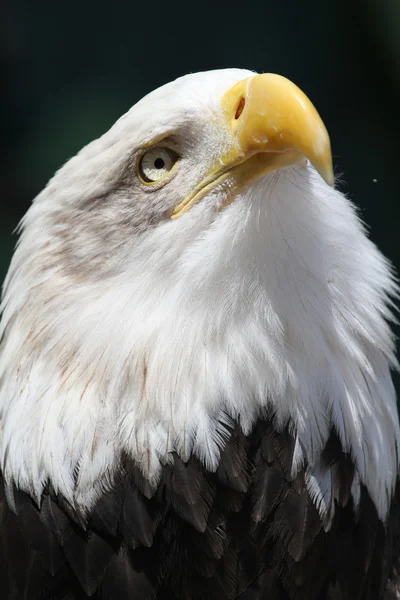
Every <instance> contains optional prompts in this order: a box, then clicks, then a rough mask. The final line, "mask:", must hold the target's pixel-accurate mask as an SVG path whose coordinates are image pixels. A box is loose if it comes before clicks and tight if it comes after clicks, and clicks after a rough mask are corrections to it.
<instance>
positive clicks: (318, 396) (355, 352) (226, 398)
mask: <svg viewBox="0 0 400 600" xmlns="http://www.w3.org/2000/svg"><path fill="white" fill-rule="evenodd" d="M250 74H251V73H249V72H248V71H241V70H235V69H232V70H230V69H229V70H228V69H227V70H223V71H213V72H208V73H199V74H196V75H189V76H187V77H183V78H181V79H179V80H177V81H175V82H173V83H170V84H168V85H166V86H164V87H163V88H160V89H159V90H157V91H155V92H153V93H152V94H150V95H149V96H147V97H145V98H144V99H143V100H141V101H140V102H139V103H138V104H137V105H135V106H134V107H133V108H132V109H131V110H130V111H129V112H128V113H127V114H126V115H125V116H124V117H122V118H121V119H120V120H119V121H118V122H117V123H116V124H115V125H114V126H113V127H112V129H111V130H110V131H109V132H108V133H106V134H105V135H104V136H103V137H101V138H100V139H99V140H97V141H95V142H93V143H91V144H89V145H88V146H87V147H86V148H85V149H83V150H82V151H81V152H80V153H79V154H78V155H77V156H76V157H75V158H73V159H72V160H71V161H69V162H68V163H67V164H66V165H65V166H64V167H63V168H62V169H61V170H60V171H59V172H58V173H57V174H56V175H55V177H54V178H53V179H52V180H51V181H50V183H49V185H48V186H47V188H46V189H45V190H44V191H43V192H42V193H41V194H40V195H39V196H38V197H37V198H36V200H35V201H34V203H33V205H32V207H31V208H30V210H29V211H28V213H27V215H26V217H25V219H24V221H23V224H22V234H21V239H20V242H19V245H18V248H17V250H16V252H15V254H14V257H13V260H12V263H11V267H10V271H9V274H8V277H7V280H6V284H5V291H4V298H3V318H2V324H1V329H0V335H2V336H3V341H2V344H1V349H0V415H1V437H0V461H1V468H2V471H3V473H4V474H5V477H6V480H7V481H8V482H10V481H14V482H15V483H16V484H17V485H18V486H19V487H20V488H22V489H24V490H26V491H28V492H29V493H31V494H32V495H34V496H35V497H37V498H39V497H40V494H41V492H42V489H43V486H44V485H45V484H46V482H47V481H50V482H51V484H52V486H53V487H54V489H55V490H56V491H57V492H59V493H61V494H62V495H63V496H65V498H66V499H67V500H68V501H70V502H71V503H73V504H74V505H75V506H76V505H77V506H80V507H81V508H83V509H85V508H89V507H90V506H91V505H92V504H93V502H94V501H95V499H96V497H97V496H98V494H99V493H100V491H101V489H103V488H104V487H106V486H107V485H108V483H109V481H110V479H112V473H113V470H114V469H115V468H116V466H117V464H118V460H119V457H120V455H121V452H122V451H126V452H127V453H129V454H130V455H132V456H133V457H134V458H135V459H137V460H138V461H139V463H140V465H141V467H142V469H143V471H144V472H145V473H146V475H147V476H149V477H150V478H152V479H153V480H154V481H156V480H157V477H158V474H159V470H160V465H161V464H162V463H163V462H165V461H168V460H170V458H171V452H172V451H176V452H178V453H179V454H181V455H182V456H183V457H184V458H186V457H187V456H189V454H190V453H195V454H196V455H198V456H199V457H200V458H201V459H202V460H203V461H204V462H205V464H206V466H207V468H209V469H214V468H215V467H216V465H217V463H218V457H219V453H220V450H221V447H223V445H224V442H225V439H226V437H227V435H228V426H229V423H230V420H231V419H240V423H241V426H242V427H243V429H244V430H245V431H250V429H251V427H252V424H253V423H254V422H255V420H256V419H257V417H258V415H259V414H260V411H261V410H262V409H263V408H265V407H270V408H272V410H273V412H274V414H275V421H276V426H277V427H283V426H284V425H285V424H286V422H287V420H288V419H290V420H291V423H292V426H293V428H294V431H295V432H296V436H297V438H296V439H297V442H298V448H297V451H296V464H294V465H293V469H294V471H295V470H296V468H298V467H299V466H300V465H301V464H303V462H304V461H306V462H307V464H309V478H310V480H311V479H312V478H313V477H314V479H315V473H316V472H317V470H318V461H319V457H320V453H321V450H322V449H323V447H324V445H325V443H326V441H327V438H328V436H329V432H330V430H331V429H332V427H333V426H334V427H335V428H336V429H337V431H338V433H339V436H340V438H341V441H342V444H343V448H344V450H345V451H348V452H350V453H351V454H352V456H353V458H354V460H355V463H356V466H357V469H358V472H359V477H360V480H361V481H362V482H363V483H364V484H365V485H367V487H368V489H369V491H370V494H371V496H372V498H373V500H374V502H375V504H376V506H377V508H378V512H379V514H380V516H381V517H382V518H384V516H385V515H386V512H387V510H388V504H389V499H390V496H391V494H392V490H393V485H394V481H395V478H396V475H397V467H398V463H397V444H398V441H399V425H398V418H397V411H396V399H395V393H394V389H393V385H392V381H391V377H390V373H389V367H390V366H391V365H393V364H394V362H395V358H394V354H393V351H394V343H393V336H392V333H391V331H390V329H389V327H388V325H387V323H386V320H387V319H389V318H390V311H389V306H390V301H389V297H390V296H392V295H395V294H396V291H397V290H396V287H395V284H394V282H393V278H392V275H391V271H390V267H389V266H388V263H387V262H386V260H385V259H384V258H383V257H382V255H381V254H380V253H379V251H378V250H377V249H376V247H375V246H374V245H373V244H372V243H371V242H370V241H369V240H368V239H367V237H366V235H365V231H364V229H363V226H362V225H361V223H360V221H359V219H358V217H357V215H356V212H355V209H354V207H353V206H352V204H351V202H350V201H349V200H348V199H347V198H346V197H345V196H343V194H341V193H340V192H339V191H337V190H335V189H331V188H329V187H328V186H327V185H325V184H324V182H323V181H322V179H321V178H320V177H319V175H317V174H316V172H315V171H314V170H313V169H312V168H311V167H309V166H307V167H301V166H297V167H295V168H288V169H282V170H281V171H279V172H276V173H275V174H273V175H266V176H264V177H263V178H261V179H259V180H258V181H257V182H256V183H254V184H252V185H251V186H250V187H249V188H248V189H247V190H245V191H243V192H242V193H241V194H240V195H239V196H238V197H237V198H236V199H235V201H234V202H233V203H232V204H231V205H230V206H228V207H227V208H225V209H224V210H222V211H218V210H217V208H218V207H220V206H221V204H223V202H224V199H225V198H226V195H227V191H228V188H229V181H228V182H226V183H225V184H224V185H222V186H220V187H219V188H216V189H214V190H213V191H212V192H211V193H210V194H209V196H207V197H206V198H204V199H203V200H202V201H201V202H200V203H198V204H197V205H195V206H194V207H193V208H191V209H190V210H189V211H188V212H187V213H186V214H185V215H183V216H182V217H181V218H180V219H177V220H171V219H169V218H166V215H168V214H170V212H171V209H172V208H173V207H174V206H176V205H177V204H179V202H181V201H182V200H183V199H184V198H185V197H186V196H187V195H188V193H189V192H190V190H191V189H193V188H194V186H195V185H196V184H197V183H198V182H199V181H201V179H202V177H203V176H204V174H205V173H206V172H207V170H208V169H209V167H210V164H211V162H212V160H215V158H216V157H217V156H219V155H220V153H221V150H222V149H223V148H224V145H226V144H227V140H226V139H225V138H224V130H223V128H220V127H219V126H218V123H219V120H220V119H221V115H220V111H221V108H220V98H221V96H222V94H223V93H224V92H225V91H226V90H227V89H228V88H229V87H230V86H232V85H233V84H234V83H235V82H236V81H239V80H241V79H243V78H245V77H248V76H249V75H250ZM167 135H171V136H172V138H171V139H172V143H173V144H175V145H176V146H177V148H178V150H179V153H180V154H181V155H182V160H181V161H180V165H179V169H177V173H176V175H175V177H174V178H173V179H172V180H171V181H170V182H169V184H168V185H166V186H164V187H160V188H159V189H157V190H156V191H152V192H151V193H150V192H148V190H147V189H144V188H143V186H141V185H140V183H139V182H138V180H137V178H136V173H135V168H134V165H135V161H136V156H137V151H138V149H140V148H142V147H143V146H144V145H145V144H146V143H148V142H149V141H150V140H153V139H156V138H162V137H165V136H167ZM74 472H75V473H76V472H79V475H78V479H77V480H76V481H75V480H74ZM317 479H318V478H317ZM320 479H321V478H320ZM320 479H318V481H317V484H315V481H314V480H313V481H312V482H311V483H310V489H312V490H314V489H315V486H316V485H317V488H318V485H319V486H320V487H321V480H320ZM313 493H315V495H316V498H317V500H318V492H315V491H314V492H313ZM356 495H357V490H355V491H354V497H356ZM320 500H321V498H320ZM321 510H322V509H321Z"/></svg>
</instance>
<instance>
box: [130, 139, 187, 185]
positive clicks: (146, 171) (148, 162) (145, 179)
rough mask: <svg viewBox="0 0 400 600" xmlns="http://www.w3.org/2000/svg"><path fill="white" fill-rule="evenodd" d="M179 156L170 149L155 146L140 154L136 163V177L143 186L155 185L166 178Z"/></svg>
mask: <svg viewBox="0 0 400 600" xmlns="http://www.w3.org/2000/svg"><path fill="white" fill-rule="evenodd" d="M178 159H179V155H178V154H177V153H176V152H174V151H173V150H171V149H170V148H164V147H161V146H156V147H153V148H149V149H148V150H145V151H144V152H142V154H141V155H140V156H139V159H138V161H137V167H136V171H137V176H138V178H139V180H140V182H141V183H142V184H143V185H147V186H149V185H155V184H157V183H160V182H162V181H163V180H164V179H166V178H167V177H168V175H169V174H170V173H171V171H172V169H173V168H174V167H175V165H176V163H177V162H178Z"/></svg>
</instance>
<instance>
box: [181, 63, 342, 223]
mask: <svg viewBox="0 0 400 600" xmlns="http://www.w3.org/2000/svg"><path fill="white" fill-rule="evenodd" d="M221 104H222V110H223V114H224V117H225V120H226V125H227V127H228V129H229V131H230V133H231V135H232V145H231V147H230V148H229V150H228V151H227V152H226V153H225V154H224V155H223V156H221V158H220V161H219V164H218V165H216V166H215V167H214V168H213V169H212V170H211V172H210V174H209V175H208V176H207V178H206V179H205V180H204V181H203V182H202V183H201V184H200V185H199V186H198V187H197V188H196V190H194V191H193V194H191V195H190V197H189V198H186V199H185V200H184V201H183V202H182V203H181V204H180V205H179V206H177V207H176V208H175V210H174V212H173V214H172V218H176V217H178V216H180V215H181V214H182V213H183V212H186V210H188V209H189V207H190V206H192V205H193V204H194V203H195V202H198V201H199V200H200V199H201V198H203V197H204V196H205V195H206V194H207V192H208V191H209V190H210V189H212V188H213V187H215V185H217V184H219V183H221V182H222V181H223V180H224V179H226V178H227V177H228V176H230V177H232V176H233V177H234V178H235V179H236V184H237V185H236V186H234V187H235V188H236V189H237V190H239V189H241V188H243V185H244V184H245V183H247V184H249V182H250V181H252V180H254V179H256V178H257V177H260V176H261V175H263V174H265V173H267V172H269V171H275V170H276V169H279V168H281V167H285V166H289V165H291V164H295V163H298V162H299V161H300V160H302V159H303V158H304V157H306V158H308V160H309V161H310V162H311V164H312V165H313V166H314V167H315V168H316V170H317V171H318V172H319V174H320V175H321V176H322V177H323V179H324V180H325V181H326V183H327V184H328V185H333V169H332V154H331V147H330V141H329V135H328V132H327V130H326V128H325V125H324V124H323V122H322V119H321V117H320V116H319V114H318V112H317V111H316V109H315V108H314V106H313V104H312V103H311V102H310V100H309V99H308V98H307V96H306V95H305V94H304V93H303V92H302V91H301V90H300V89H299V88H298V87H297V86H296V85H295V84H294V83H292V82H291V81H289V80H288V79H286V78H285V77H281V76H280V75H274V74H272V73H265V74H263V75H255V76H254V77H249V78H248V79H244V80H242V81H239V82H238V83H237V84H236V85H234V86H233V87H232V88H231V89H230V90H228V92H226V94H225V95H224V96H223V97H222V101H221Z"/></svg>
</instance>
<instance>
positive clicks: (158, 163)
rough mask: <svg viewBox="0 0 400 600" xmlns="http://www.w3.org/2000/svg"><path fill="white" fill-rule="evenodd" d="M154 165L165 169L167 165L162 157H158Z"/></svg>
mask: <svg viewBox="0 0 400 600" xmlns="http://www.w3.org/2000/svg"><path fill="white" fill-rule="evenodd" d="M154 166H155V168H156V169H163V168H164V166H165V162H164V161H163V159H162V158H156V160H155V161H154Z"/></svg>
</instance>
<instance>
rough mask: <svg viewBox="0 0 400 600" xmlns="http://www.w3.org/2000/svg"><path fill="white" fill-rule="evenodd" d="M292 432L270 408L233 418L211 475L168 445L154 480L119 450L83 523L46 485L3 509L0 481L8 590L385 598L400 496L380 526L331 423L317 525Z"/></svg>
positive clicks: (116, 595)
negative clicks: (330, 507)
mask: <svg viewBox="0 0 400 600" xmlns="http://www.w3.org/2000/svg"><path fill="white" fill-rule="evenodd" d="M289 430H290V428H289V427H288V426H287V427H285V428H284V429H283V430H282V431H281V432H278V431H277V430H276V428H275V426H274V423H273V419H272V418H264V419H260V420H259V421H258V422H257V424H256V425H255V427H254V428H253V430H252V432H251V433H249V434H248V435H245V434H244V433H243V432H242V431H241V430H240V428H239V427H237V426H235V427H233V428H232V430H231V431H230V437H229V440H228V442H227V444H226V447H225V450H224V451H223V452H222V454H221V460H220V464H219V466H218V468H217V470H216V471H215V472H210V471H207V469H206V468H205V467H204V466H203V465H202V464H201V463H200V462H199V461H198V460H197V459H196V458H195V457H191V458H190V459H189V460H188V461H187V462H183V461H182V459H180V458H179V456H177V455H176V456H174V460H173V462H171V463H169V464H167V465H165V467H164V469H163V473H162V476H161V479H160V482H159V484H158V485H157V486H156V487H152V486H151V485H149V484H148V483H146V480H145V479H144V478H143V475H141V473H140V471H139V470H138V469H137V466H136V465H135V463H134V462H132V459H131V458H129V457H128V456H126V455H124V456H122V457H121V461H120V467H119V470H118V473H117V474H116V476H115V482H114V485H113V486H111V489H110V490H109V491H108V492H107V493H105V494H104V495H103V497H102V498H101V499H100V500H99V501H98V503H97V505H96V507H95V508H94V509H93V511H92V512H91V514H90V515H89V516H86V525H85V526H84V527H83V526H80V525H79V523H82V522H83V520H84V517H83V515H80V514H74V515H73V519H72V518H71V515H70V512H71V511H72V512H73V509H72V508H71V507H69V508H68V509H66V503H65V501H64V500H63V499H61V498H59V497H57V496H56V495H54V493H53V492H52V491H51V489H48V490H47V491H46V492H45V493H44V496H43V501H42V503H41V506H40V507H37V506H36V504H35V502H34V501H33V500H31V499H30V498H29V497H28V496H27V495H25V494H24V493H21V492H20V491H18V490H16V489H15V490H14V491H13V498H14V503H13V505H12V506H11V507H10V506H9V505H8V503H7V498H6V495H5V492H4V488H3V491H2V494H1V498H2V504H1V522H0V531H1V536H2V551H3V553H2V558H1V564H0V584H1V585H2V589H3V590H6V592H5V593H6V597H7V598H18V599H19V598H29V599H30V600H36V599H39V598H48V599H57V600H61V599H65V598H69V599H71V600H72V599H75V598H79V599H81V598H86V597H92V598H98V599H111V598H112V599H113V600H120V599H126V600H130V599H133V598H135V600H142V599H143V600H145V599H147V600H151V599H155V600H158V599H165V600H166V599H168V600H186V599H190V600H200V599H204V600H205V599H206V598H208V599H214V598H215V600H217V599H218V600H230V599H232V600H233V599H237V598H240V600H261V599H263V598H268V599H269V600H278V599H279V600H325V599H326V600H329V599H330V598H332V593H333V591H332V590H336V592H335V593H336V594H337V598H338V600H339V599H340V600H379V598H383V593H384V590H385V587H386V582H387V580H388V578H389V574H390V572H391V568H392V564H393V562H394V560H395V559H396V560H398V559H397V558H396V557H397V556H398V552H399V549H398V547H397V546H398V542H397V536H398V533H399V531H398V521H399V518H398V512H397V511H398V509H397V505H396V504H395V502H397V500H396V501H395V500H393V508H392V513H391V516H390V517H389V520H388V523H387V525H386V526H384V524H383V523H382V522H381V521H380V519H379V517H378V515H377V511H376V508H375V507H374V504H373V503H372V501H371V499H370V497H369V495H368V492H367V490H366V488H365V487H364V486H361V491H360V502H359V505H358V506H357V507H356V506H355V505H354V502H353V498H352V495H351V494H350V493H349V489H351V486H352V478H351V473H354V468H351V460H350V459H349V457H348V456H346V454H345V453H344V452H343V451H342V450H341V445H340V441H339V440H338V437H337V435H336V434H335V433H334V432H332V433H331V436H330V438H329V442H328V443H327V446H326V448H325V450H324V453H323V457H324V462H323V463H321V467H320V469H321V470H322V469H328V468H333V466H335V468H336V473H337V474H336V477H335V479H334V483H333V484H332V485H333V489H332V497H333V498H335V500H334V503H335V510H334V511H332V514H331V523H330V528H329V530H326V529H324V520H325V513H324V512H321V511H319V510H318V506H317V503H318V501H319V500H318V498H319V495H318V494H319V492H318V494H316V493H315V490H313V488H312V487H311V488H310V486H309V485H308V484H307V469H308V466H307V465H304V467H303V469H301V470H300V471H299V472H298V473H297V475H296V476H295V477H293V476H292V475H291V471H292V468H291V463H292V461H293V460H295V457H294V449H295V443H294V438H293V436H292V435H291V434H290V433H289ZM314 473H315V471H314ZM15 506H18V510H17V514H15V513H14V512H13V510H14V508H15ZM392 514H393V516H392ZM396 528H397V529H396ZM382 557H384V559H383V560H382ZM393 578H395V572H394V574H393V576H392V579H393ZM393 585H394V584H393V582H392V580H391V581H390V582H389V588H388V592H387V594H389V596H387V597H386V598H385V600H387V599H388V598H390V593H391V592H390V590H391V588H392V587H393Z"/></svg>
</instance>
